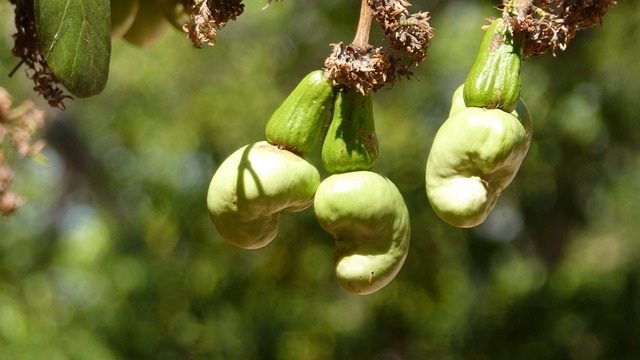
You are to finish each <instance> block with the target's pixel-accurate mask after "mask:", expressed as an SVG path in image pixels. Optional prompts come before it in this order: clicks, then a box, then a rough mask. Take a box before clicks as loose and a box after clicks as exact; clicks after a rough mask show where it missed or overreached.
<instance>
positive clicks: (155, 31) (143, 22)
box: [123, 0, 169, 48]
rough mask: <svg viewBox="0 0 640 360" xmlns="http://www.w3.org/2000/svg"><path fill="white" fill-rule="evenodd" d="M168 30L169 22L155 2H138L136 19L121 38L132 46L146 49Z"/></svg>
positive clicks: (153, 0)
mask: <svg viewBox="0 0 640 360" xmlns="http://www.w3.org/2000/svg"><path fill="white" fill-rule="evenodd" d="M168 28H169V22H168V21H167V19H166V18H165V15H164V13H163V12H162V9H161V8H160V6H159V5H158V3H157V2H156V1H155V0H139V7H138V13H137V15H136V18H135V20H134V21H133V24H132V25H131V27H130V28H129V30H128V31H127V32H126V33H125V34H124V37H123V38H124V40H126V41H127V42H128V43H130V44H132V45H135V46H138V47H141V48H148V47H151V46H153V45H155V44H156V43H157V42H158V41H160V39H162V37H163V36H164V34H165V33H166V32H167V29H168Z"/></svg>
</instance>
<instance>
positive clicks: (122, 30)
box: [111, 0, 138, 40]
mask: <svg viewBox="0 0 640 360" xmlns="http://www.w3.org/2000/svg"><path fill="white" fill-rule="evenodd" d="M137 13H138V0H111V40H117V39H120V38H121V37H123V36H124V34H126V32H127V31H128V30H129V29H130V28H131V25H133V21H134V20H135V18H136V14H137Z"/></svg>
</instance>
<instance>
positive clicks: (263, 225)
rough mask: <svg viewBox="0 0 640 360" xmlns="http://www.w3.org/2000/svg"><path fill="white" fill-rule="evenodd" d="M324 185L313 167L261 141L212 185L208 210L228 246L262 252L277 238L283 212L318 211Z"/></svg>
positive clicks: (230, 161) (223, 168) (232, 160)
mask: <svg viewBox="0 0 640 360" xmlns="http://www.w3.org/2000/svg"><path fill="white" fill-rule="evenodd" d="M319 185H320V174H319V173H318V170H317V169H316V168H315V167H314V166H313V165H311V164H310V163H308V162H307V161H305V160H304V159H302V158H301V157H299V156H298V155H296V154H294V153H292V152H290V151H287V150H284V149H280V148H278V147H277V146H274V145H271V144H269V143H267V142H266V141H260V142H257V143H251V144H249V145H247V146H244V147H242V148H240V149H239V150H237V151H236V152H234V153H233V154H231V155H230V156H229V157H228V158H227V159H226V160H225V161H224V162H223V163H222V164H221V165H220V167H219V168H218V170H217V171H216V172H215V174H214V175H213V178H212V179H211V183H210V185H209V192H208V195H207V207H208V209H209V215H210V218H211V221H212V222H213V224H214V225H215V227H216V228H217V230H218V232H219V233H220V235H221V236H222V237H223V238H224V239H225V240H227V241H228V242H230V243H231V244H233V245H236V246H238V247H242V248H245V249H257V248H260V247H263V246H266V245H267V244H268V243H269V242H271V241H272V240H273V239H274V238H275V237H276V235H277V233H278V220H279V217H280V213H281V212H297V211H302V210H304V209H306V208H308V207H309V206H311V205H312V203H313V195H314V193H315V191H316V189H317V188H318V186H319Z"/></svg>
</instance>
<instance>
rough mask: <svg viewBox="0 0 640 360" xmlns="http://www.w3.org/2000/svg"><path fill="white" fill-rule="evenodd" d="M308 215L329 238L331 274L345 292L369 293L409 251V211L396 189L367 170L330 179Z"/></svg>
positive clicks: (399, 265) (385, 280) (396, 269)
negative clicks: (332, 241)
mask: <svg viewBox="0 0 640 360" xmlns="http://www.w3.org/2000/svg"><path fill="white" fill-rule="evenodd" d="M314 210H315V214H316V218H317V219H318V223H319V224H320V226H321V227H322V228H323V229H325V230H326V231H327V232H329V233H331V234H332V235H333V237H334V238H335V251H334V273H335V277H336V280H337V282H338V283H339V284H340V286H342V287H343V288H344V289H346V290H347V291H350V292H353V293H356V294H370V293H372V292H375V291H377V290H379V289H381V288H382V287H384V286H385V285H387V284H388V283H389V282H391V280H393V278H394V277H395V276H396V275H397V274H398V272H399V271H400V269H401V268H402V265H403V264H404V261H405V258H406V257H407V253H408V251H409V239H410V237H411V228H410V222H409V211H408V210H407V206H406V205H405V202H404V199H403V198H402V194H400V191H399V190H398V188H397V187H396V186H395V185H394V184H393V183H392V182H391V181H390V180H389V179H387V178H385V177H383V176H381V175H378V174H376V173H374V172H370V171H354V172H348V173H342V174H334V175H331V176H329V177H328V178H326V179H325V180H324V181H322V183H321V184H320V187H318V190H317V192H316V196H315V202H314Z"/></svg>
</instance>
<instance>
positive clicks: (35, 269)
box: [0, 0, 640, 360]
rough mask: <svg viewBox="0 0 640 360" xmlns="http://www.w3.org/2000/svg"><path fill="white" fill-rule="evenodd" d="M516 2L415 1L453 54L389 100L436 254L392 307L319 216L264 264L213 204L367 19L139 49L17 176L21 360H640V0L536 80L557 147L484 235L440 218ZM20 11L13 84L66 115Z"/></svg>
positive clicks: (7, 274) (12, 326) (302, 9)
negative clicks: (340, 274) (456, 126)
mask: <svg viewBox="0 0 640 360" xmlns="http://www.w3.org/2000/svg"><path fill="white" fill-rule="evenodd" d="M497 3H499V1H480V0H477V1H472V0H465V1H462V0H457V1H456V0H454V1H451V0H434V1H428V2H427V1H420V2H419V1H415V2H414V7H413V8H412V10H413V11H429V12H430V13H431V16H432V21H431V24H432V25H433V26H434V27H435V28H436V31H437V32H436V36H435V38H434V39H433V43H432V46H431V48H430V50H429V59H428V60H427V61H426V62H424V63H423V64H422V65H421V66H420V67H419V68H417V69H415V78H414V79H413V80H411V81H404V80H403V81H401V82H400V83H398V84H396V85H395V86H394V87H393V88H391V89H385V90H381V91H379V92H377V93H376V94H375V97H374V110H375V117H376V126H377V130H378V137H379V141H380V153H381V155H380V159H379V162H378V164H377V165H376V168H375V170H376V171H377V172H379V173H382V174H384V175H386V176H387V177H389V178H390V179H391V180H393V181H394V182H395V183H396V184H397V185H398V187H399V188H400V190H401V191H402V193H403V196H404V197H405V200H406V202H407V205H408V207H409V210H410V213H411V218H412V234H413V235H412V240H411V241H412V243H411V249H410V252H409V256H408V258H407V261H406V263H405V266H404V268H403V269H402V270H401V272H400V273H399V275H398V276H397V278H396V279H395V280H394V281H393V282H392V283H391V284H390V285H388V286H387V287H385V288H384V289H382V290H381V291H379V292H377V293H374V294H372V295H368V296H359V295H352V294H350V293H347V292H346V291H344V290H342V289H341V288H340V287H339V286H338V285H337V284H336V282H335V281H334V280H333V278H332V268H331V262H332V248H333V243H332V239H331V236H330V235H329V234H327V233H325V232H323V230H322V229H321V228H320V227H319V226H318V224H317V222H316V220H315V218H314V216H313V211H312V210H311V209H309V210H307V211H304V212H302V213H298V214H295V215H285V216H283V217H282V219H281V225H280V233H279V235H278V237H277V239H276V240H275V241H274V242H273V243H271V244H270V245H269V246H267V247H265V248H263V249H260V250H255V251H248V250H242V249H238V248H235V247H233V246H231V245H229V244H227V243H226V242H224V240H222V239H221V238H220V236H219V235H218V234H217V233H216V230H215V228H214V227H213V225H212V224H211V223H210V221H209V219H208V215H207V212H206V205H205V197H206V191H207V187H208V183H209V180H210V178H211V176H212V175H213V173H214V171H215V170H216V168H217V166H218V164H220V163H221V162H222V161H223V160H224V159H225V158H226V157H227V156H228V155H229V154H231V153H232V152H233V151H234V150H236V149H237V148H239V147H241V146H243V145H245V144H247V143H248V142H252V141H258V140H262V139H263V138H264V132H263V131H264V125H265V124H266V121H267V120H268V118H269V116H270V114H271V112H272V111H274V110H275V108H276V107H277V106H278V105H279V103H280V102H281V101H282V100H283V99H284V98H285V96H286V95H287V94H288V92H289V91H291V90H292V89H293V87H294V86H295V85H296V84H297V82H298V81H299V80H300V79H302V77H303V76H304V75H306V74H307V73H308V72H310V71H312V70H315V69H318V68H321V67H322V66H323V61H324V58H325V57H326V56H327V55H328V54H329V53H330V51H331V48H330V46H329V44H330V43H335V42H339V41H344V42H349V41H350V40H351V39H352V38H353V34H354V32H355V27H356V23H357V16H358V13H359V2H358V1H338V0H322V1H320V0H297V1H295V0H286V1H284V2H282V3H273V4H272V5H271V7H269V8H268V9H267V10H262V7H263V6H264V5H265V1H262V0H259V1H258V0H252V1H247V2H246V11H245V13H244V14H243V15H242V16H240V17H239V18H238V21H236V22H232V23H230V24H228V25H227V27H226V28H224V29H223V30H222V31H220V33H219V35H218V43H217V45H215V46H214V47H206V48H203V49H201V50H197V49H194V48H193V47H192V46H191V44H190V42H189V40H188V39H187V38H186V36H185V35H184V34H181V33H179V32H178V31H176V30H174V29H170V30H169V31H168V33H167V34H166V36H165V37H164V38H163V39H162V41H161V42H160V43H158V44H157V45H155V46H153V47H152V48H149V49H139V48H135V47H133V46H131V45H129V44H127V43H125V42H124V41H122V40H120V41H117V42H115V43H114V44H113V50H112V60H111V68H110V77H109V82H108V85H107V88H106V90H105V91H104V93H102V94H101V95H99V96H97V97H94V98H91V99H85V100H81V99H76V100H74V101H68V102H67V106H68V110H67V111H64V112H61V111H58V110H55V109H47V126H46V128H45V129H43V131H42V132H41V133H39V135H38V136H40V137H43V138H45V139H46V140H47V143H48V146H47V147H46V148H45V150H44V152H43V153H44V155H46V156H47V158H48V159H49V163H48V164H42V163H38V162H35V161H33V160H30V159H24V160H18V159H12V164H13V166H14V170H15V172H16V178H15V182H14V188H15V190H16V192H18V193H19V194H21V195H22V196H24V197H25V198H26V199H27V203H26V204H25V205H24V206H23V207H22V208H20V209H19V211H18V212H17V213H15V214H14V215H13V216H11V217H7V218H2V219H0V359H2V360H4V359H50V360H58V359H95V360H106V359H385V360H387V359H388V360H395V359H443V360H444V359H447V360H449V359H451V360H453V359H472V360H476V359H477V360H484V359H505V360H507V359H508V360H512V359H576V360H577V359H579V360H589V359H638V358H640V221H639V220H640V121H638V110H639V108H640V102H639V101H638V94H640V65H639V64H638V59H639V58H640V22H639V21H638V19H640V3H639V2H637V1H620V4H619V5H618V6H617V7H616V8H613V9H611V10H610V11H609V13H608V14H607V15H606V17H605V18H604V24H603V26H602V27H596V28H593V29H589V30H586V31H583V32H580V33H579V34H578V36H577V37H576V38H575V39H574V40H573V41H572V42H571V43H570V45H569V48H568V49H567V50H566V51H564V52H559V53H558V55H557V57H555V58H554V57H552V56H551V55H550V54H549V55H545V56H542V57H537V58H533V59H530V60H528V61H526V62H525V63H524V67H523V80H522V84H523V88H522V96H523V98H524V99H525V100H526V102H527V104H528V106H529V108H530V111H531V113H532V116H533V119H534V140H533V145H532V148H531V150H530V152H529V154H528V156H527V158H526V160H525V161H524V163H523V166H522V168H521V170H520V172H519V174H518V176H517V177H516V179H515V181H514V182H513V183H512V185H511V186H510V187H509V188H508V189H507V190H506V191H505V192H504V193H503V195H502V197H501V199H500V201H499V203H498V205H497V207H496V208H495V209H494V211H493V213H492V215H491V216H490V217H489V219H488V220H487V221H486V222H485V223H484V224H483V225H481V226H478V227H477V228H474V229H471V230H463V229H457V228H453V227H451V226H449V225H447V224H446V223H444V222H443V221H441V220H440V219H439V218H437V216H435V214H434V213H433V211H432V210H431V207H430V205H429V203H428V200H427V198H426V195H425V191H424V173H423V171H424V167H425V163H426V159H427V156H428V152H429V148H430V146H431V141H432V139H433V136H434V134H435V131H436V130H437V128H438V127H439V125H440V124H441V123H442V122H443V121H444V120H445V118H446V115H447V113H448V107H449V105H450V97H451V94H452V93H453V91H454V89H455V88H457V87H458V85H459V84H461V83H462V82H463V81H464V78H465V77H466V73H467V71H468V70H469V68H470V67H471V64H472V62H473V60H474V58H475V52H476V50H477V48H478V46H479V42H480V39H481V37H482V35H483V33H482V31H480V27H481V25H483V24H484V21H485V20H484V19H485V17H489V16H495V15H496V14H497V12H496V10H495V9H494V8H493V6H494V5H497ZM0 14H1V16H0V34H1V37H0V74H1V76H2V77H1V78H0V79H1V80H0V86H3V87H5V88H7V89H8V90H9V91H10V92H11V93H12V94H13V96H14V102H15V103H19V102H21V101H23V100H26V99H34V100H36V101H37V102H38V103H39V104H40V105H41V107H43V108H47V106H46V105H45V104H44V103H43V102H42V100H41V99H39V98H38V97H37V96H36V95H35V94H34V93H33V92H32V91H31V87H32V86H33V85H32V84H31V83H30V81H29V80H28V79H26V76H25V74H24V71H23V70H20V71H18V72H17V73H16V74H15V75H14V76H13V77H11V78H9V77H8V75H7V74H8V73H9V72H10V71H11V69H13V67H14V66H15V65H16V64H17V60H16V59H15V58H13V57H12V56H11V54H10V49H11V47H12V46H13V40H12V38H11V35H12V34H13V33H14V29H13V21H12V14H13V9H12V7H11V6H10V4H9V3H8V2H7V1H4V2H0ZM380 38H381V35H380V31H379V29H377V28H376V29H375V31H374V33H373V35H372V42H373V43H377V42H379V40H380ZM3 146H4V145H3ZM310 160H311V161H313V162H314V163H315V164H316V165H319V164H320V162H319V161H318V154H313V155H312V156H311V158H310ZM323 175H324V176H326V174H323Z"/></svg>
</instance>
